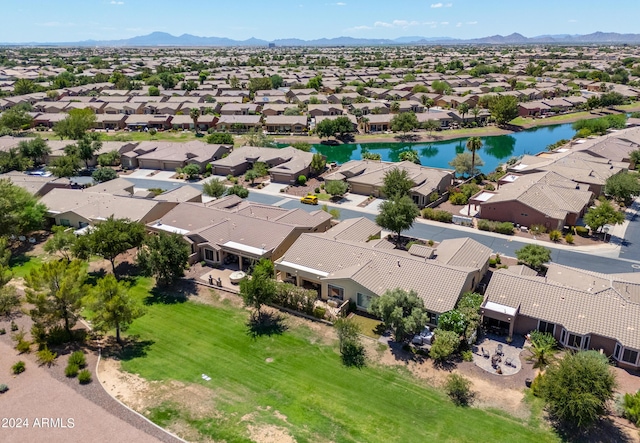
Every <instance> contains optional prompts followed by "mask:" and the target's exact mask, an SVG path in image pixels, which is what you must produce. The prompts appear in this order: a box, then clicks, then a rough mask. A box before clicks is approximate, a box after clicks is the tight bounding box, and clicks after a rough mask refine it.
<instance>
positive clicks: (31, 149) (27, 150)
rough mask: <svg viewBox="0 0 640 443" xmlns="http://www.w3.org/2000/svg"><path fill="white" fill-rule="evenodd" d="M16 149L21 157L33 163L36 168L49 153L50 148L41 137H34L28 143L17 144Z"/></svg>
mask: <svg viewBox="0 0 640 443" xmlns="http://www.w3.org/2000/svg"><path fill="white" fill-rule="evenodd" d="M18 149H20V154H21V155H22V156H23V157H26V158H29V159H31V160H32V161H33V164H34V166H37V165H39V164H41V163H43V162H44V157H45V156H46V155H47V154H50V153H51V148H49V146H48V145H47V142H46V141H44V140H43V139H42V137H36V138H34V139H31V140H29V141H26V140H25V141H21V142H20V143H18Z"/></svg>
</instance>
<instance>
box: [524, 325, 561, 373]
mask: <svg viewBox="0 0 640 443" xmlns="http://www.w3.org/2000/svg"><path fill="white" fill-rule="evenodd" d="M530 340H531V346H529V347H528V348H527V350H528V351H529V352H530V353H531V355H530V356H529V357H527V360H529V361H533V362H534V364H533V367H534V368H544V367H546V366H548V365H549V364H551V363H552V362H553V361H554V355H555V353H556V352H557V346H558V343H557V342H556V339H555V338H553V335H551V334H549V333H548V332H540V331H536V330H534V331H531V334H530Z"/></svg>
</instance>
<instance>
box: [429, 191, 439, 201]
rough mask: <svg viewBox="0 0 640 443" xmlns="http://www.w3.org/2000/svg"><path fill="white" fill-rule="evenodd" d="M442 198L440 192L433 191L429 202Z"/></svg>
mask: <svg viewBox="0 0 640 443" xmlns="http://www.w3.org/2000/svg"><path fill="white" fill-rule="evenodd" d="M439 198H440V194H438V193H437V192H436V191H433V192H432V193H431V194H429V202H430V203H433V202H434V201H436V200H438V199H439Z"/></svg>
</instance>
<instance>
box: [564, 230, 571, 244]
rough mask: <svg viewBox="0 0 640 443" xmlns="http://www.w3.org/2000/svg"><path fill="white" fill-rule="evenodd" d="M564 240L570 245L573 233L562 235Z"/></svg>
mask: <svg viewBox="0 0 640 443" xmlns="http://www.w3.org/2000/svg"><path fill="white" fill-rule="evenodd" d="M564 241H566V242H567V244H570V245H572V244H573V235H572V234H571V233H570V232H569V233H568V234H567V235H565V236H564Z"/></svg>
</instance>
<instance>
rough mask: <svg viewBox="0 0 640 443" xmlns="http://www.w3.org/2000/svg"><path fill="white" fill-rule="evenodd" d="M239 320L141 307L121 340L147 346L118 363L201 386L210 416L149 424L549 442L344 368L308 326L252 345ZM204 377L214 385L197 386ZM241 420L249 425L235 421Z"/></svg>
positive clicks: (388, 376) (391, 380)
mask: <svg viewBox="0 0 640 443" xmlns="http://www.w3.org/2000/svg"><path fill="white" fill-rule="evenodd" d="M139 283H140V284H139V285H138V286H137V287H136V288H134V289H133V291H134V293H135V294H137V295H138V296H143V294H144V293H145V287H148V285H149V281H148V280H140V281H139ZM247 319H248V313H247V311H245V310H241V309H238V308H234V307H231V306H225V305H223V306H222V307H212V306H209V305H204V304H197V303H192V302H186V303H174V304H161V303H158V304H152V305H150V306H148V311H147V314H146V315H145V316H144V317H142V318H140V319H138V320H136V321H135V322H134V323H133V325H132V326H131V328H130V330H129V332H128V333H129V334H133V335H137V336H139V340H140V342H141V343H147V345H148V346H146V347H145V349H144V351H140V350H139V351H140V352H136V353H135V354H136V355H138V356H137V357H131V358H128V357H125V358H124V359H123V361H122V366H123V368H124V369H125V370H127V371H130V372H132V373H138V374H140V375H141V376H142V377H144V378H146V379H149V380H172V379H173V380H178V381H182V382H188V383H198V384H202V385H204V386H207V387H209V388H211V389H212V401H215V407H216V409H217V412H218V413H217V414H211V416H210V417H207V418H201V417H196V418H193V417H189V416H188V415H187V413H186V412H184V411H182V410H180V407H179V406H177V405H175V404H173V403H164V404H162V405H161V406H159V407H156V408H153V409H152V410H150V411H149V416H150V417H152V418H153V419H154V420H156V421H157V422H159V423H161V424H162V425H167V424H169V423H170V422H171V421H173V420H175V419H176V418H178V417H180V418H181V419H182V420H185V421H186V422H187V423H189V425H190V426H191V427H193V428H196V429H198V430H199V431H200V432H201V433H202V434H203V435H205V436H207V437H209V438H211V439H213V440H216V441H219V440H225V441H227V442H240V441H250V440H249V439H248V433H247V426H248V425H255V424H261V423H262V424H276V425H278V426H284V427H287V428H288V429H289V431H290V432H291V434H292V435H293V436H294V438H295V439H296V440H297V441H298V442H316V441H335V442H362V441H367V442H413V441H420V442H423V441H438V442H477V441H479V439H478V436H479V435H481V436H482V439H481V440H482V441H491V442H513V441H517V442H519V443H525V442H546V441H557V439H556V438H555V436H553V435H552V434H551V433H549V432H547V431H543V430H540V429H533V428H530V427H527V425H526V424H524V423H523V422H521V421H520V420H517V419H511V418H507V417H504V416H501V415H500V414H496V413H494V412H491V411H484V410H480V409H472V408H471V409H464V408H457V407H455V406H453V404H452V403H451V402H450V401H449V400H448V399H447V398H446V397H445V396H444V395H443V394H442V393H440V392H439V391H436V390H434V389H432V388H429V387H427V386H426V385H425V384H423V383H422V382H419V381H417V380H415V379H414V378H412V377H411V376H409V375H408V373H407V372H406V371H405V370H401V369H395V368H389V367H367V368H364V369H362V370H358V369H348V368H345V367H343V366H342V364H341V363H340V358H339V355H338V353H337V350H336V348H335V347H331V346H327V345H323V344H320V342H319V340H318V338H317V337H316V336H315V334H316V333H315V332H312V331H311V330H310V329H308V328H306V327H297V328H296V329H295V330H287V331H285V332H284V333H283V334H282V335H277V334H276V335H271V336H261V337H257V338H253V337H251V336H250V335H249V334H248V333H247V326H246V322H247ZM268 358H269V359H273V360H272V362H270V363H268V362H267V361H266V359H268ZM203 373H204V374H207V375H209V376H210V377H211V378H212V380H211V381H209V382H206V381H203V380H202V378H201V374H203ZM267 407H270V409H267ZM274 410H277V411H279V412H280V413H282V414H284V415H285V416H286V417H287V419H286V422H284V421H282V420H281V419H279V418H277V417H276V416H275V415H274ZM249 413H253V414H255V415H254V418H252V419H251V420H249V421H246V420H244V421H243V420H242V417H243V416H245V414H249Z"/></svg>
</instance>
